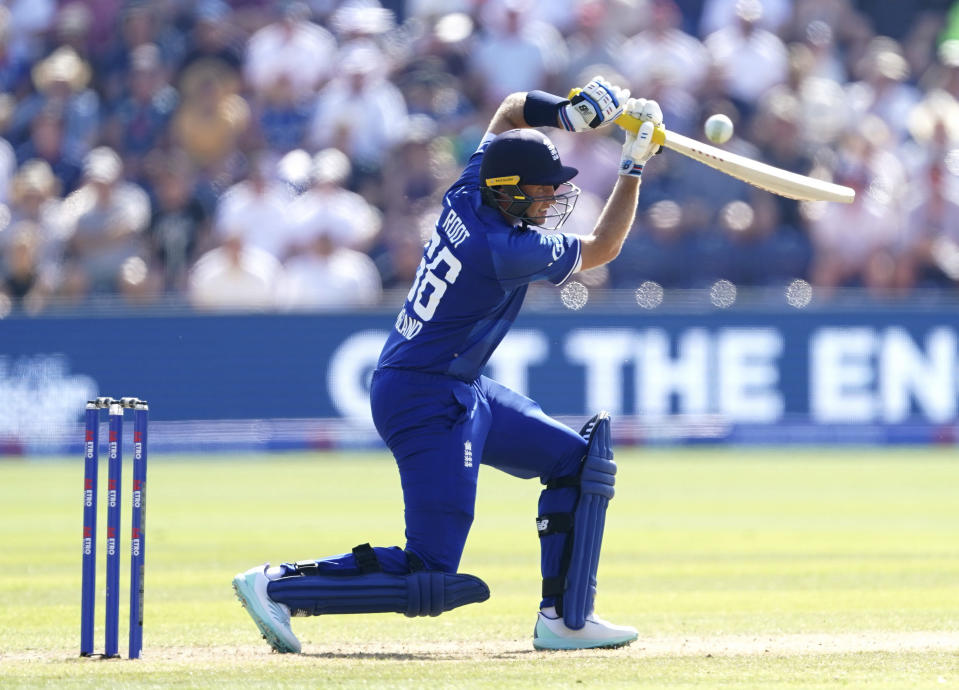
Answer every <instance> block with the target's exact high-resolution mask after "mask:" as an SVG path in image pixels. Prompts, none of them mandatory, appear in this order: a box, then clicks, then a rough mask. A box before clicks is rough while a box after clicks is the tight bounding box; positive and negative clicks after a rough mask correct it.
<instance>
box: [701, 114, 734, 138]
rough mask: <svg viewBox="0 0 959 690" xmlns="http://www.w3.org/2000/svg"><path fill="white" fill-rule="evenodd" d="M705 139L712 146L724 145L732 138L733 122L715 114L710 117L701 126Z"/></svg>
mask: <svg viewBox="0 0 959 690" xmlns="http://www.w3.org/2000/svg"><path fill="white" fill-rule="evenodd" d="M703 129H704V130H705V132H706V138H707V139H709V140H710V141H711V142H713V143H714V144H725V143H726V142H727V141H729V140H730V138H731V137H732V136H733V121H732V120H730V119H729V118H728V117H727V116H725V115H722V114H720V113H717V114H715V115H710V116H709V119H707V120H706V123H705V124H704V125H703Z"/></svg>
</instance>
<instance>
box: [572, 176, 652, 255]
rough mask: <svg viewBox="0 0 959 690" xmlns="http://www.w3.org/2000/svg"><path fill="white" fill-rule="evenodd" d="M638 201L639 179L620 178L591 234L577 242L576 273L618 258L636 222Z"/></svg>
mask: <svg viewBox="0 0 959 690" xmlns="http://www.w3.org/2000/svg"><path fill="white" fill-rule="evenodd" d="M638 201H639V178H638V177H631V176H628V175H620V176H619V179H618V180H617V181H616V186H615V187H613V193H612V194H611V195H610V197H609V200H608V201H607V202H606V206H605V207H604V208H603V212H602V213H601V214H600V216H599V220H598V221H596V227H595V228H594V229H593V232H592V234H591V235H587V236H586V237H583V238H582V240H581V243H582V249H581V256H582V265H581V267H580V270H582V271H585V270H587V269H590V268H595V267H596V266H602V265H603V264H607V263H609V262H610V261H612V260H613V259H615V258H616V257H617V256H619V252H620V250H621V249H622V248H623V243H624V242H625V241H626V237H627V236H628V235H629V230H630V228H632V227H633V221H634V220H635V219H636V204H637V202H638Z"/></svg>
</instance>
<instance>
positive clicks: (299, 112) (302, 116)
mask: <svg viewBox="0 0 959 690" xmlns="http://www.w3.org/2000/svg"><path fill="white" fill-rule="evenodd" d="M310 106H311V104H310V102H309V101H306V100H301V99H300V98H298V97H297V95H296V92H295V91H294V90H293V87H292V85H291V84H290V81H289V79H287V78H286V77H280V78H279V79H277V81H276V83H274V84H273V85H272V86H271V87H270V88H269V89H267V90H266V91H265V92H264V93H261V94H260V99H259V101H258V104H257V105H256V106H255V108H256V120H257V125H258V127H259V133H260V139H261V141H260V142H259V143H260V144H261V145H262V146H264V147H265V148H267V149H269V150H270V151H271V152H273V153H276V154H282V153H288V152H290V151H292V150H294V149H298V148H300V147H302V146H303V144H304V142H305V141H306V132H307V129H308V127H309V124H310V119H311V115H312V108H311V107H310Z"/></svg>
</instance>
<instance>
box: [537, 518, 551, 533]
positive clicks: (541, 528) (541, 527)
mask: <svg viewBox="0 0 959 690" xmlns="http://www.w3.org/2000/svg"><path fill="white" fill-rule="evenodd" d="M548 529H549V518H542V519H541V520H537V521H536V531H537V532H545V531H546V530H548Z"/></svg>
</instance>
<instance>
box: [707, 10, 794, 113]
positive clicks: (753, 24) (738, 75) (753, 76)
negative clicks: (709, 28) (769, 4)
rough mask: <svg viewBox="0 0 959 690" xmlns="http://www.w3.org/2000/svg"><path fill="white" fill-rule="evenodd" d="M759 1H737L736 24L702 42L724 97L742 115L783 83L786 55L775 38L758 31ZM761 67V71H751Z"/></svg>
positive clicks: (787, 56)
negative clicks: (718, 76)
mask: <svg viewBox="0 0 959 690" xmlns="http://www.w3.org/2000/svg"><path fill="white" fill-rule="evenodd" d="M762 16H763V5H762V3H761V2H760V1H759V0H738V2H737V3H736V21H735V22H733V23H731V24H729V25H728V26H725V27H724V28H721V29H718V30H716V31H715V32H714V33H711V34H710V35H709V36H707V38H706V49H707V50H708V51H709V54H710V56H711V57H712V59H713V61H714V62H715V63H716V64H717V65H718V66H719V68H720V70H721V75H722V79H723V83H724V87H725V92H726V95H728V96H729V97H730V98H732V99H733V101H735V103H736V105H737V107H739V108H740V110H741V111H743V112H745V113H751V112H752V109H753V106H754V105H755V103H756V102H757V101H758V100H759V98H760V97H761V96H762V95H763V94H764V93H765V92H766V91H767V90H769V89H770V88H772V87H773V86H775V85H776V84H781V83H782V82H784V81H785V80H786V76H787V71H788V67H789V55H788V53H787V51H786V46H785V44H783V42H782V41H781V40H780V39H779V37H778V36H776V34H774V33H772V32H770V31H767V30H766V29H763V28H762V24H761V20H762ZM756 65H762V66H763V68H762V69H761V70H757V69H755V66H756Z"/></svg>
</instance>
